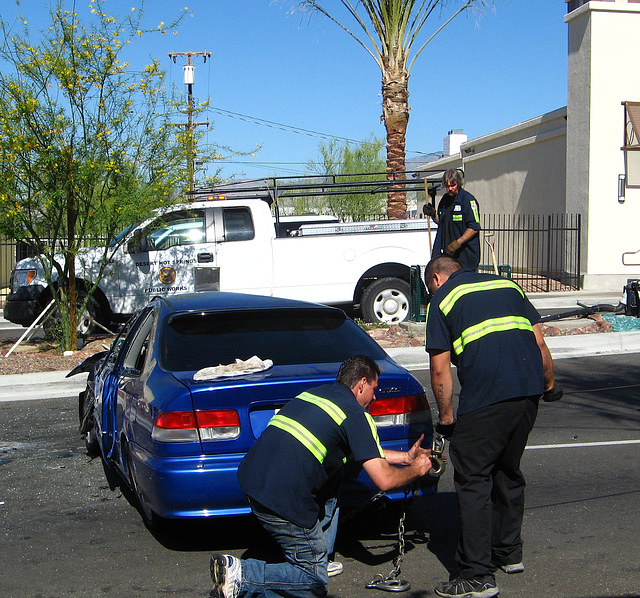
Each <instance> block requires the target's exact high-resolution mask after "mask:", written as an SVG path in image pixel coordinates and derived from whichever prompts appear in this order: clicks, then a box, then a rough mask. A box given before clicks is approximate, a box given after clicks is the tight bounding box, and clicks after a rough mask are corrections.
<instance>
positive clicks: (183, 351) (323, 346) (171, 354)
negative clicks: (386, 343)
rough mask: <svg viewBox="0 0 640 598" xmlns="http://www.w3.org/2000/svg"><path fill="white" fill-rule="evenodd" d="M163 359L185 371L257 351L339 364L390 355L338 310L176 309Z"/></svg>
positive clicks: (163, 342) (282, 361)
mask: <svg viewBox="0 0 640 598" xmlns="http://www.w3.org/2000/svg"><path fill="white" fill-rule="evenodd" d="M160 349H161V350H160V360H161V362H162V367H163V368H164V369H166V370H169V371H176V372H184V371H191V370H200V369H202V368H205V367H210V366H216V365H220V364H228V363H234V362H235V360H236V359H241V360H246V359H249V358H250V357H253V356H254V355H257V356H258V357H260V359H271V360H273V364H274V366H278V365H294V364H303V363H333V362H337V363H341V362H342V361H344V360H345V359H346V358H347V357H351V356H352V355H356V354H362V355H368V356H369V357H371V358H372V359H384V358H385V357H386V354H385V353H384V351H383V350H382V349H381V348H380V347H379V346H378V345H377V343H376V342H375V341H373V340H372V339H371V338H369V336H368V335H367V334H366V333H365V332H364V331H363V330H361V329H360V328H359V327H358V326H357V325H356V324H355V323H354V322H353V321H352V320H350V319H348V318H347V317H346V316H345V314H344V313H342V312H340V311H337V310H326V311H324V310H320V309H281V310H273V309H269V310H251V311H227V312H212V313H207V312H201V313H189V314H174V315H173V316H171V317H170V319H169V321H168V323H167V325H165V326H164V328H163V331H162V336H161V339H160Z"/></svg>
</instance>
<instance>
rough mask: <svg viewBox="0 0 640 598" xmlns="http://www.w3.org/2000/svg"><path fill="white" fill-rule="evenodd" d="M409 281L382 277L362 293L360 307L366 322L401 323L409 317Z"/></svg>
mask: <svg viewBox="0 0 640 598" xmlns="http://www.w3.org/2000/svg"><path fill="white" fill-rule="evenodd" d="M410 296H411V288H410V287H409V283H407V282H405V281H404V280H402V279H400V278H391V277H388V278H380V279H379V280H376V281H375V282H372V283H371V284H370V285H369V286H368V287H367V288H366V289H365V290H364V292H363V293H362V299H361V301H360V309H361V311H362V317H363V319H364V321H365V322H369V323H374V322H379V323H381V324H399V323H400V322H403V321H404V320H406V319H407V318H408V317H409V309H410V307H409V298H410Z"/></svg>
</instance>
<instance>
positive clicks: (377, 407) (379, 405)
mask: <svg viewBox="0 0 640 598" xmlns="http://www.w3.org/2000/svg"><path fill="white" fill-rule="evenodd" d="M428 411H429V405H428V403H427V397H426V395H425V394H424V393H420V394H418V395H405V396H402V397H385V398H384V399H376V400H375V401H373V403H371V405H369V413H370V414H371V416H372V417H373V420H374V421H375V422H376V425H377V426H378V427H379V428H388V427H390V426H407V425H409V424H415V423H419V422H423V421H426V420H427V415H428Z"/></svg>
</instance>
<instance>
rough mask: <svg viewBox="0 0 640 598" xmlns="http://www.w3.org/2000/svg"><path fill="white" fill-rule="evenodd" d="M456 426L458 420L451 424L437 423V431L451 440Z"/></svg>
mask: <svg viewBox="0 0 640 598" xmlns="http://www.w3.org/2000/svg"><path fill="white" fill-rule="evenodd" d="M455 427H456V422H453V423H451V424H443V423H438V424H436V432H437V433H438V434H440V436H442V437H443V438H444V439H445V440H451V436H452V435H453V430H454V429H455Z"/></svg>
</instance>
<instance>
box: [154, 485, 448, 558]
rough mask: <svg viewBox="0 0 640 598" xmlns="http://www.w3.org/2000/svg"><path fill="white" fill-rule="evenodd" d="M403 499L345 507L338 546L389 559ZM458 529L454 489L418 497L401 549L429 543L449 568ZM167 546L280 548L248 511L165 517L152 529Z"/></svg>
mask: <svg viewBox="0 0 640 598" xmlns="http://www.w3.org/2000/svg"><path fill="white" fill-rule="evenodd" d="M401 511H402V504H401V503H383V506H370V507H368V508H366V509H363V510H361V511H358V512H356V513H355V514H353V513H352V512H350V511H348V510H346V509H343V510H342V513H341V518H340V524H339V528H338V537H337V540H336V551H337V552H339V553H340V554H341V555H342V556H344V557H346V558H351V559H354V560H355V561H358V562H361V563H363V564H365V565H369V566H377V565H382V564H385V563H392V562H393V559H394V558H395V557H396V556H397V555H398V524H399V520H400V515H401ZM458 530H459V518H458V509H457V502H456V498H455V493H452V492H445V493H441V494H435V495H430V496H424V497H418V498H415V499H413V500H412V501H411V503H410V504H409V505H408V507H407V514H406V518H405V523H404V541H405V552H406V553H409V552H410V551H411V550H413V548H414V547H415V546H417V545H424V544H427V545H428V549H429V550H430V551H431V552H432V553H433V554H434V555H435V556H436V557H437V558H438V560H439V561H440V562H441V563H442V565H443V566H444V567H446V568H447V569H448V570H452V568H453V566H454V561H455V548H456V544H457V538H458ZM150 531H151V533H153V535H154V537H155V538H156V540H157V541H158V542H159V543H160V544H162V545H163V546H164V547H165V548H167V549H168V550H175V551H179V552H182V551H187V552H216V551H223V552H227V551H243V553H242V557H243V558H257V559H261V560H265V561H267V562H277V561H278V560H279V559H280V558H281V553H280V549H279V548H278V546H277V544H276V543H275V542H274V541H273V540H272V539H271V537H270V536H269V535H268V534H267V533H266V532H265V531H264V530H263V529H262V527H261V526H260V524H259V523H258V522H257V520H256V519H255V518H254V517H252V516H250V515H249V516H246V517H227V518H211V519H197V520H188V521H185V520H181V521H170V520H165V521H164V522H163V525H162V526H160V527H159V528H158V529H153V530H150Z"/></svg>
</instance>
